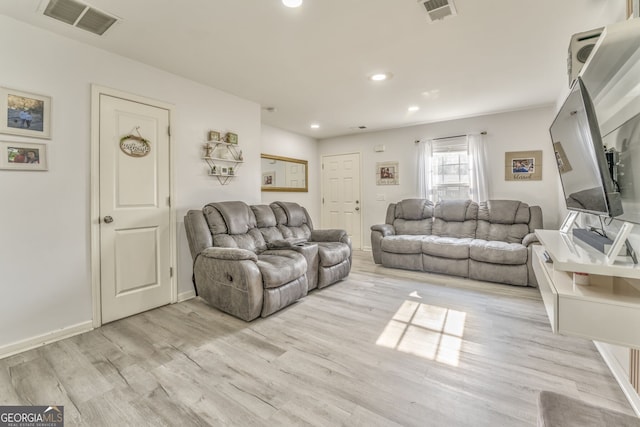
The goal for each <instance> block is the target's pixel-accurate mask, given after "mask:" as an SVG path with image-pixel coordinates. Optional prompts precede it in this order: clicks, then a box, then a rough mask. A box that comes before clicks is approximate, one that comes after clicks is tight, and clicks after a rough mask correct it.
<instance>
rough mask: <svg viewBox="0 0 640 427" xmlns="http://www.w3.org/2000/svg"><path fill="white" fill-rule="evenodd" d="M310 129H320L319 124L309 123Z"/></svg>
mask: <svg viewBox="0 0 640 427" xmlns="http://www.w3.org/2000/svg"><path fill="white" fill-rule="evenodd" d="M311 129H320V125H319V124H317V123H313V124H312V125H311Z"/></svg>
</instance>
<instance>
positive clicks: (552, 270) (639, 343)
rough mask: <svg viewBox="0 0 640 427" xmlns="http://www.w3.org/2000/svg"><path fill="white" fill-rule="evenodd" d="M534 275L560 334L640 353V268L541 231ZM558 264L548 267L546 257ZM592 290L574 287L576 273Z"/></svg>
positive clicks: (550, 316)
mask: <svg viewBox="0 0 640 427" xmlns="http://www.w3.org/2000/svg"><path fill="white" fill-rule="evenodd" d="M536 235H537V237H538V239H539V240H540V242H541V243H542V246H535V247H534V248H533V260H532V263H533V269H534V272H535V274H536V278H537V279H538V286H539V288H540V294H541V295H542V299H543V301H544V305H545V309H546V310H547V315H548V316H549V321H550V323H551V328H552V330H553V332H554V333H560V334H564V335H575V336H579V337H583V338H588V339H592V340H596V341H602V342H608V343H612V344H619V345H623V346H627V347H634V348H640V327H638V325H640V268H639V267H638V266H637V265H634V264H633V263H631V262H630V261H628V260H626V259H625V258H624V257H622V258H620V260H618V261H616V262H615V263H614V264H612V265H608V264H607V262H606V258H605V255H604V254H603V253H600V252H598V251H597V250H595V249H593V248H591V247H590V246H588V245H586V244H584V243H582V242H580V241H575V242H574V240H573V237H572V236H571V235H565V234H563V233H560V232H559V231H556V230H536ZM545 251H546V252H547V254H549V256H550V258H551V260H552V261H553V262H546V260H545V257H544V252H545ZM574 272H582V273H589V274H590V285H589V286H580V285H574V284H573V273H574Z"/></svg>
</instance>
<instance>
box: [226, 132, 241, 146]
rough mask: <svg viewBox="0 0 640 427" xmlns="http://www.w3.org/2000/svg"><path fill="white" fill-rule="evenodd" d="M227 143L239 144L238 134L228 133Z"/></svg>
mask: <svg viewBox="0 0 640 427" xmlns="http://www.w3.org/2000/svg"><path fill="white" fill-rule="evenodd" d="M225 141H226V142H227V144H237V143H238V134H236V133H233V132H227V136H226V137H225Z"/></svg>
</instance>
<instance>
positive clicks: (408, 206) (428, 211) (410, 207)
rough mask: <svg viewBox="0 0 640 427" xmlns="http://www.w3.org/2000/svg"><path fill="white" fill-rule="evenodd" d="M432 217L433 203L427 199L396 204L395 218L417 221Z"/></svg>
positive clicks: (406, 200)
mask: <svg viewBox="0 0 640 427" xmlns="http://www.w3.org/2000/svg"><path fill="white" fill-rule="evenodd" d="M432 216H433V203H432V202H431V201H430V200H427V199H405V200H403V201H401V202H399V203H398V204H396V218H402V219H409V220H417V219H425V218H431V217H432Z"/></svg>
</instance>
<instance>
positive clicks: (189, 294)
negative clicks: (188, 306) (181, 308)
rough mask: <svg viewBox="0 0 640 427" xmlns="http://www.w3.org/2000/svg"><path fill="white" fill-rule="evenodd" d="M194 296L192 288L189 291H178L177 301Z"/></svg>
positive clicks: (194, 292)
mask: <svg viewBox="0 0 640 427" xmlns="http://www.w3.org/2000/svg"><path fill="white" fill-rule="evenodd" d="M195 297H196V291H195V290H193V289H192V290H190V291H184V292H180V293H179V294H178V302H182V301H186V300H188V299H191V298H195Z"/></svg>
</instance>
